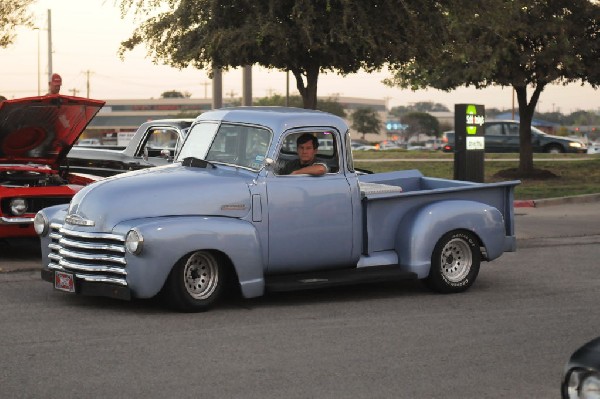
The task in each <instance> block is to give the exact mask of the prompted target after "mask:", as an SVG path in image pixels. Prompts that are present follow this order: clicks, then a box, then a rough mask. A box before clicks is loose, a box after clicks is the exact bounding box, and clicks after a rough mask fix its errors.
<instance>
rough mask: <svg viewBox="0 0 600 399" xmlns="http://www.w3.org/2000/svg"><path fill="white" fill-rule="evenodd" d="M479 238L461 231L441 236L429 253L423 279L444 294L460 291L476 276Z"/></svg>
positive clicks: (479, 261)
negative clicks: (429, 262) (425, 274)
mask: <svg viewBox="0 0 600 399" xmlns="http://www.w3.org/2000/svg"><path fill="white" fill-rule="evenodd" d="M480 263H481V251H480V248H479V239H478V238H477V236H475V235H474V234H473V233H471V232H469V231H465V230H455V231H451V232H449V233H446V234H444V236H443V237H442V238H440V239H439V241H438V242H437V243H436V245H435V248H434V249H433V252H432V254H431V269H430V270H429V275H428V276H427V278H426V279H425V280H424V282H425V284H426V285H427V286H428V287H429V288H431V289H433V290H434V291H437V292H441V293H444V294H453V293H458V292H463V291H465V290H466V289H468V288H469V287H470V286H471V285H473V283H474V282H475V279H476V278H477V275H478V274H479V266H480Z"/></svg>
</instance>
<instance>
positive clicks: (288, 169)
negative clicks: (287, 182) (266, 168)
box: [277, 159, 329, 175]
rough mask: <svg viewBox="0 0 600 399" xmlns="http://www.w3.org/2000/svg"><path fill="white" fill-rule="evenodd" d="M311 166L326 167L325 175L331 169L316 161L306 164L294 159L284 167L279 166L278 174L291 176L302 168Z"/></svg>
mask: <svg viewBox="0 0 600 399" xmlns="http://www.w3.org/2000/svg"><path fill="white" fill-rule="evenodd" d="M311 165H323V166H324V167H325V173H327V172H328V171H329V169H328V168H327V165H326V164H325V163H323V162H318V161H317V160H316V159H315V160H313V161H312V162H309V163H306V164H303V163H301V162H300V160H299V159H294V160H293V161H288V162H285V163H284V164H283V165H282V166H279V167H278V168H277V174H278V175H289V174H291V173H292V172H293V171H295V170H298V169H302V168H305V167H307V166H311Z"/></svg>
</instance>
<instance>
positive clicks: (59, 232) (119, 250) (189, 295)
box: [35, 107, 519, 311]
mask: <svg viewBox="0 0 600 399" xmlns="http://www.w3.org/2000/svg"><path fill="white" fill-rule="evenodd" d="M305 133H310V134H311V135H313V136H316V137H317V138H318V139H320V140H321V141H323V140H327V141H328V142H330V143H331V144H332V145H328V146H326V147H325V148H323V149H320V150H319V151H318V153H317V159H318V162H319V163H322V164H325V165H327V173H326V174H324V175H321V176H311V175H282V174H280V173H279V171H280V166H281V165H282V164H285V163H287V162H290V161H291V160H293V159H294V158H295V157H296V145H297V144H296V139H297V137H299V136H300V135H301V134H305ZM518 183H519V182H518V181H509V182H499V183H489V184H486V183H473V182H464V181H453V180H445V179H437V178H427V177H424V176H423V175H422V174H421V173H419V172H418V171H415V170H408V171H398V172H390V173H381V174H364V173H360V172H359V171H357V170H356V168H355V167H354V165H353V161H352V152H351V147H350V134H349V129H348V126H347V125H346V123H345V122H344V121H343V120H342V119H341V118H338V117H336V116H333V115H330V114H327V113H323V112H318V111H309V110H302V109H293V108H277V107H272V108H271V107H265V108H260V107H241V108H230V109H221V110H214V111H209V112H206V113H203V114H202V115H200V116H199V117H198V118H197V119H196V121H195V122H194V124H193V125H192V127H191V128H190V131H189V133H188V136H187V138H186V141H185V142H184V144H183V147H182V149H181V151H180V152H179V154H178V158H177V161H176V162H175V163H173V164H171V165H166V166H161V167H156V168H151V169H145V170H139V171H133V172H128V173H124V174H119V175H115V176H113V177H109V178H107V179H104V180H101V181H99V182H97V183H94V184H92V185H90V186H86V187H85V188H83V189H82V190H81V191H80V192H79V193H78V194H77V195H76V196H75V197H74V198H73V200H72V201H71V203H70V204H69V206H54V207H49V208H46V209H43V210H42V211H40V212H39V213H38V214H37V215H36V218H35V228H36V230H37V232H38V234H39V235H40V237H41V245H42V262H43V270H42V278H43V279H44V280H47V281H49V282H52V284H53V286H54V288H56V289H58V290H62V291H67V292H71V293H79V294H83V295H101V296H109V297H114V298H121V299H130V298H131V297H137V298H149V297H153V296H155V295H157V294H159V293H163V294H164V295H165V298H167V299H168V300H169V301H170V303H171V304H173V305H174V306H175V307H176V308H178V309H179V310H183V311H202V310H206V309H207V308H209V307H211V306H212V305H213V304H214V303H215V302H216V301H217V299H218V298H219V297H221V296H222V295H223V294H224V293H225V292H227V290H229V289H232V287H237V288H239V290H241V294H242V295H243V296H244V297H246V298H250V297H256V296H260V295H263V294H264V293H265V291H269V290H271V291H281V290H295V289H307V288H321V287H327V286H334V285H341V284H351V283H354V284H361V283H368V282H375V281H383V280H385V281H390V280H395V279H423V280H424V281H425V283H426V285H428V286H429V287H430V288H432V289H433V290H435V291H438V292H442V293H456V292H462V291H464V290H466V289H467V288H469V287H470V286H471V285H472V284H473V282H474V281H475V279H476V277H477V275H478V273H479V267H480V262H481V261H491V260H493V259H495V258H497V257H499V256H500V255H501V254H502V253H503V252H505V251H514V250H515V249H516V240H515V234H514V213H513V212H514V211H513V189H514V186H515V185H516V184H518Z"/></svg>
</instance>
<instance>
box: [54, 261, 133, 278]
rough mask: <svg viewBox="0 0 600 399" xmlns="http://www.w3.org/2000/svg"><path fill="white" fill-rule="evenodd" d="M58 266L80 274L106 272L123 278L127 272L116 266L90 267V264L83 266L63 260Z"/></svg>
mask: <svg viewBox="0 0 600 399" xmlns="http://www.w3.org/2000/svg"><path fill="white" fill-rule="evenodd" d="M59 265H60V266H62V267H63V268H64V269H66V270H67V271H69V270H75V271H81V272H108V273H115V274H121V275H123V276H126V275H127V270H125V269H123V268H121V267H116V266H102V265H90V264H85V265H84V264H78V263H73V262H69V261H67V260H64V259H61V260H60V263H59Z"/></svg>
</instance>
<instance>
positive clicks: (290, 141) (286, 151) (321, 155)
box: [275, 130, 340, 175]
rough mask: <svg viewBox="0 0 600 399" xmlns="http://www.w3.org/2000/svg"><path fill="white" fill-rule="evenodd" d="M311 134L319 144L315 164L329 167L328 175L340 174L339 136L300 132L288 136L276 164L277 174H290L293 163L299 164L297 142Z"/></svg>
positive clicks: (318, 132) (329, 133) (329, 132)
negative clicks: (303, 136)
mask: <svg viewBox="0 0 600 399" xmlns="http://www.w3.org/2000/svg"><path fill="white" fill-rule="evenodd" d="M305 133H309V134H311V135H312V136H314V137H316V139H317V142H318V148H317V153H316V156H315V161H314V162H315V163H323V164H325V165H327V169H328V173H338V172H339V170H340V166H339V157H338V142H337V136H336V134H335V133H334V132H332V131H327V130H320V131H310V132H307V131H299V132H293V133H290V134H288V135H286V136H285V137H284V138H283V142H282V145H281V148H280V151H279V154H278V156H277V161H276V163H275V173H276V174H279V175H284V174H288V172H289V167H290V165H291V164H293V163H298V162H299V158H298V153H297V146H296V141H297V140H298V137H300V136H301V135H303V134H305Z"/></svg>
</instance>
